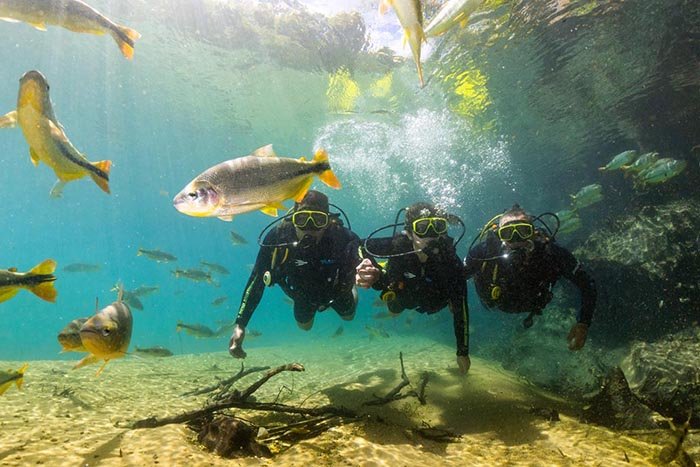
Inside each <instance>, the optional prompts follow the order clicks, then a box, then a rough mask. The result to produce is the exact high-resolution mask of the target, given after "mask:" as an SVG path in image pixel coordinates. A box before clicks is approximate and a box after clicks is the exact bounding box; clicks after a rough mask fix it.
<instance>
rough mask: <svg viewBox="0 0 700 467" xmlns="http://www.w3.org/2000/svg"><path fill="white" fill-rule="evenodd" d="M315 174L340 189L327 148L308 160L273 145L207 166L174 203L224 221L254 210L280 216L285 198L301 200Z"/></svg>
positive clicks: (180, 208)
mask: <svg viewBox="0 0 700 467" xmlns="http://www.w3.org/2000/svg"><path fill="white" fill-rule="evenodd" d="M315 176H318V178H319V179H320V180H321V181H322V182H323V183H325V184H326V185H328V186H330V187H331V188H336V189H339V188H340V181H339V180H338V178H337V177H336V176H335V174H334V173H333V171H332V170H331V165H330V161H329V160H328V153H327V152H326V151H325V150H323V149H319V150H318V151H316V153H315V155H314V158H313V160H311V161H307V160H305V159H304V158H303V157H302V158H300V159H292V158H289V157H278V156H277V155H276V154H275V153H274V151H273V150H272V145H271V144H270V145H267V146H264V147H262V148H260V149H257V150H256V151H253V154H251V155H249V156H244V157H239V158H237V159H231V160H229V161H226V162H222V163H221V164H218V165H215V166H214V167H211V168H209V169H207V170H206V171H204V172H203V173H201V174H200V175H198V176H197V177H196V178H195V179H194V180H192V181H191V182H190V183H189V184H187V186H186V187H185V188H184V189H182V191H180V193H178V194H177V196H175V199H173V206H174V207H175V209H177V210H178V211H180V212H181V213H183V214H187V215H188V216H193V217H218V218H219V219H221V220H224V221H230V220H232V219H233V216H234V215H237V214H243V213H246V212H251V211H256V210H260V211H261V212H262V213H264V214H267V215H269V216H277V210H278V209H283V210H285V211H286V209H287V208H286V207H285V206H284V205H283V204H282V202H283V201H286V200H288V199H293V200H294V201H301V199H302V198H303V197H304V195H306V192H307V191H309V188H310V187H311V183H312V182H313V180H314V177H315Z"/></svg>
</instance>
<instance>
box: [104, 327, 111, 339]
mask: <svg viewBox="0 0 700 467" xmlns="http://www.w3.org/2000/svg"><path fill="white" fill-rule="evenodd" d="M111 332H112V330H111V329H109V328H104V329H103V330H102V335H103V336H105V337H107V336H109V334H110V333H111Z"/></svg>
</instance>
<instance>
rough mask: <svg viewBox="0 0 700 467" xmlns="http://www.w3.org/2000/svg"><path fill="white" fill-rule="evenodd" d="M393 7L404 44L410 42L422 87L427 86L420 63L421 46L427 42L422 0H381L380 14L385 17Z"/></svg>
mask: <svg viewBox="0 0 700 467" xmlns="http://www.w3.org/2000/svg"><path fill="white" fill-rule="evenodd" d="M389 7H392V8H393V9H394V11H395V12H396V16H397V17H398V18H399V23H400V24H401V27H402V28H403V33H404V44H405V43H406V42H408V45H409V46H410V47H411V53H412V54H413V61H414V62H415V63H416V69H417V71H418V80H419V81H420V87H421V88H422V87H423V86H425V81H424V80H423V65H421V61H420V49H421V44H422V43H423V42H425V32H424V31H423V9H422V6H421V2H420V0H381V1H380V3H379V14H381V15H383V14H385V13H386V12H387V11H388V10H389Z"/></svg>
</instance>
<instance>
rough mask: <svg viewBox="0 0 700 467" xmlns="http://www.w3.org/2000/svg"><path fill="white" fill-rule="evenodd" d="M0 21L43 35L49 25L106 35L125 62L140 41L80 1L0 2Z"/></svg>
mask: <svg viewBox="0 0 700 467" xmlns="http://www.w3.org/2000/svg"><path fill="white" fill-rule="evenodd" d="M0 20H4V21H9V22H12V23H16V22H20V21H23V22H25V23H27V24H29V25H31V26H32V27H34V28H35V29H38V30H39V31H46V25H47V24H48V25H51V26H60V27H62V28H65V29H68V30H69V31H73V32H81V33H87V34H95V35H98V36H101V35H104V34H109V35H111V36H112V37H113V38H114V41H115V42H116V43H117V46H118V47H119V50H120V51H121V53H122V55H124V57H126V58H128V59H130V58H132V57H133V56H134V42H135V41H137V40H138V39H140V38H141V34H139V33H138V32H136V31H134V30H133V29H131V28H128V27H126V26H121V25H119V24H116V23H115V22H113V21H112V20H110V19H109V18H107V17H106V16H104V15H103V14H102V13H100V12H99V11H97V10H95V9H94V8H92V7H91V6H89V5H88V4H86V3H84V2H82V1H80V0H0Z"/></svg>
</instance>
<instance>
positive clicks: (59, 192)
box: [49, 180, 67, 199]
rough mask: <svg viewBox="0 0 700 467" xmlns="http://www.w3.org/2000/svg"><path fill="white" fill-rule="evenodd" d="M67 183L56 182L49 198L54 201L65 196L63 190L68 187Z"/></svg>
mask: <svg viewBox="0 0 700 467" xmlns="http://www.w3.org/2000/svg"><path fill="white" fill-rule="evenodd" d="M66 183H67V182H64V181H63V180H56V183H54V184H53V186H52V187H51V191H49V196H50V197H51V198H53V199H57V198H60V197H61V196H63V189H64V188H65V187H66Z"/></svg>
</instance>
